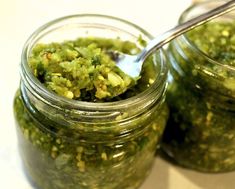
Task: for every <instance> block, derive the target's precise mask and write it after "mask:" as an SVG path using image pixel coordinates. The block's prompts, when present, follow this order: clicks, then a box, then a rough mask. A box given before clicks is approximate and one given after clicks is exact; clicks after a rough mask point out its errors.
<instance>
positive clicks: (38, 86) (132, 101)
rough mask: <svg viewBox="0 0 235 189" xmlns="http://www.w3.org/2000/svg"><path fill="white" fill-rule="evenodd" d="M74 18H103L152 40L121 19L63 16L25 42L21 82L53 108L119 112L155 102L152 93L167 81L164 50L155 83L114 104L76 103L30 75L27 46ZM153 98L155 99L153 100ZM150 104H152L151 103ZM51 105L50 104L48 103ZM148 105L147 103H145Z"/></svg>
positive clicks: (40, 28) (38, 30)
mask: <svg viewBox="0 0 235 189" xmlns="http://www.w3.org/2000/svg"><path fill="white" fill-rule="evenodd" d="M76 17H79V18H81V17H90V18H104V19H111V20H114V21H118V22H121V23H123V24H126V25H128V26H131V27H133V28H135V29H137V30H138V31H140V32H141V33H142V34H144V35H146V36H147V37H148V38H149V39H152V36H151V35H150V34H149V33H148V32H147V31H145V30H144V29H143V28H141V27H139V26H138V25H136V24H134V23H131V22H129V21H126V20H124V19H121V18H117V17H113V16H108V15H102V14H75V15H69V16H64V17H61V18H57V19H55V20H52V21H50V22H48V23H46V24H44V25H42V26H41V27H39V28H38V29H37V30H36V31H35V32H34V33H33V34H32V35H31V36H30V37H29V38H28V40H27V41H26V43H25V45H24V47H23V51H22V55H21V78H22V79H23V81H25V82H26V83H27V84H28V85H29V86H30V87H31V88H33V89H34V90H35V91H36V93H37V95H39V96H40V97H42V96H43V97H46V98H47V99H48V100H49V101H50V102H52V104H53V105H54V106H56V104H57V105H58V104H59V106H60V107H68V106H69V107H70V108H72V109H75V110H76V109H77V110H79V109H82V110H94V111H107V110H112V111H113V110H120V109H123V108H126V107H131V106H136V105H137V106H138V104H140V103H143V101H146V99H148V100H149V99H151V101H157V100H158V98H160V97H161V96H162V95H161V96H159V97H157V96H155V95H154V91H156V90H157V91H164V90H162V88H165V86H164V84H165V83H166V79H167V73H168V69H167V65H166V60H165V59H166V58H165V54H164V50H163V49H160V50H159V55H160V61H159V63H160V71H159V74H158V75H157V76H156V79H155V82H154V83H153V84H152V85H151V87H149V88H147V89H145V90H144V91H142V92H141V93H140V94H137V95H135V96H133V97H130V98H127V99H124V100H119V101H114V102H86V101H78V100H73V99H68V98H65V97H62V96H59V95H57V94H56V93H53V92H50V91H49V90H48V89H47V88H46V87H45V86H44V85H43V84H42V83H41V82H40V81H39V80H38V79H37V78H36V77H35V76H34V75H33V73H32V71H31V69H30V67H29V65H28V55H29V46H30V44H31V43H32V41H33V39H34V38H35V37H36V36H37V35H39V34H40V32H42V31H43V30H45V29H47V28H48V27H49V26H51V25H54V24H56V23H59V22H61V21H64V20H67V19H72V18H76ZM163 86H164V87H163ZM154 98H155V99H154ZM151 103H152V102H151ZM50 104H51V103H50ZM147 104H148V103H147Z"/></svg>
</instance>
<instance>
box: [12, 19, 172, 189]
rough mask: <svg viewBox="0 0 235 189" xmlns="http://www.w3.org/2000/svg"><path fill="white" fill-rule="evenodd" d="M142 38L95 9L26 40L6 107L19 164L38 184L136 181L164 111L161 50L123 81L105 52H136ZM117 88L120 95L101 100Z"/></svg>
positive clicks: (53, 187) (147, 164) (89, 187)
mask: <svg viewBox="0 0 235 189" xmlns="http://www.w3.org/2000/svg"><path fill="white" fill-rule="evenodd" d="M140 36H141V37H140ZM150 39H151V36H150V35H149V34H148V33H147V32H146V31H144V30H143V29H141V28H139V27H138V26H136V25H134V24H132V23H129V22H127V21H125V20H122V19H118V18H114V17H110V16H102V15H74V16H68V17H64V18H61V19H57V20H55V21H52V22H49V23H47V24H46V25H44V26H42V27H41V28H39V29H38V30H37V31H36V32H35V33H34V34H33V35H32V36H31V37H30V38H29V39H28V41H27V42H26V44H25V47H24V49H23V53H22V60H21V65H20V71H21V84H20V89H19V90H18V92H17V93H16V96H15V101H14V113H15V118H16V123H17V134H18V141H19V150H20V154H21V157H22V160H23V164H24V167H25V170H26V173H27V175H28V177H29V178H30V181H32V182H33V183H34V184H35V185H36V186H38V188H41V189H119V188H121V189H136V188H138V187H139V186H140V185H141V183H142V182H143V181H144V179H145V178H146V176H147V175H148V173H149V172H150V170H151V167H152V163H153V161H154V155H155V152H156V149H157V148H158V145H159V140H160V138H161V136H162V133H163V130H164V127H165V123H166V120H167V116H168V109H167V107H166V104H165V91H166V80H167V71H168V69H167V66H166V59H165V55H164V52H163V50H162V49H161V50H160V51H158V52H156V54H154V55H153V57H150V58H149V60H147V62H146V63H145V65H144V68H143V72H142V73H141V78H137V81H136V83H135V82H134V81H133V82H134V84H133V85H130V86H129V84H131V80H130V78H128V77H127V76H126V75H125V74H123V73H121V72H120V70H119V71H117V68H115V66H114V65H113V64H115V63H114V62H112V61H111V60H110V57H108V55H107V54H106V53H107V52H108V51H110V50H113V51H114V50H118V51H121V52H124V53H129V54H136V53H138V52H139V51H140V49H141V48H142V45H143V43H144V40H146V41H148V40H150ZM118 74H119V75H118ZM127 86H128V87H127ZM126 88H127V89H126ZM118 89H124V90H123V92H122V94H120V95H117V96H115V97H114V98H106V99H105V100H104V99H103V97H106V96H107V97H110V96H111V93H114V92H115V91H118V92H119V90H118Z"/></svg>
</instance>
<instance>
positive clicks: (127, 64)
mask: <svg viewBox="0 0 235 189" xmlns="http://www.w3.org/2000/svg"><path fill="white" fill-rule="evenodd" d="M234 8H235V0H232V1H229V2H227V3H225V4H223V5H221V6H219V7H217V8H215V9H213V10H211V11H209V12H207V13H204V14H202V15H200V16H198V17H195V18H193V19H191V20H188V21H187V22H185V23H183V24H180V25H178V26H176V27H174V28H172V29H171V30H169V31H167V32H165V33H163V34H162V35H160V36H158V37H156V38H154V39H153V40H151V41H150V42H149V43H148V45H147V46H146V47H145V48H144V49H143V50H142V51H141V52H140V53H139V54H137V55H127V54H123V53H121V52H117V51H115V52H111V53H110V52H109V54H113V57H114V60H115V61H116V63H117V66H118V67H119V68H120V69H121V70H122V71H123V72H124V73H126V74H127V75H129V76H131V77H138V76H139V75H140V72H141V69H142V65H143V62H144V61H145V59H146V58H147V57H148V56H149V55H150V54H151V53H152V52H153V51H155V50H157V49H159V48H161V47H162V46H163V45H165V44H166V43H168V42H170V41H171V40H173V39H175V38H176V37H178V36H179V35H181V34H183V33H185V32H187V31H189V30H192V29H193V28H195V27H198V26H200V25H202V24H204V23H206V22H208V21H210V20H212V19H214V18H217V17H219V16H221V15H223V14H225V13H227V12H230V11H232V10H233V9H234Z"/></svg>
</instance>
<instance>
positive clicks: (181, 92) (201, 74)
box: [162, 1, 235, 172]
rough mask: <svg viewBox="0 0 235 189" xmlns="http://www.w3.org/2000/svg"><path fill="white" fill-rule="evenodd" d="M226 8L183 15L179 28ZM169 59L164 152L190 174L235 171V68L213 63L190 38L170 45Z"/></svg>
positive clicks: (205, 6) (208, 5)
mask: <svg viewBox="0 0 235 189" xmlns="http://www.w3.org/2000/svg"><path fill="white" fill-rule="evenodd" d="M222 3H225V1H207V2H204V3H199V4H196V5H193V6H192V7H190V8H189V9H187V10H186V11H185V12H184V13H183V14H182V15H181V17H180V19H179V23H183V22H184V21H186V20H188V19H190V18H192V17H194V16H197V15H199V14H201V13H202V12H206V11H208V10H209V9H212V8H213V7H217V6H219V5H221V4H222ZM234 16H235V15H234V12H232V13H230V14H227V15H224V16H222V17H220V18H219V19H216V20H214V21H213V22H230V21H233V20H234ZM208 27H209V26H208ZM201 35H204V34H203V33H200V34H198V39H199V38H200V36H201ZM199 40H200V39H199ZM208 40H209V39H208ZM216 40H220V39H215V41H216ZM168 55H169V61H170V63H171V66H170V67H171V68H170V71H171V76H172V77H171V78H170V80H171V83H170V84H169V88H168V89H169V90H168V94H167V102H168V104H169V108H170V118H169V121H168V124H167V127H166V130H165V133H164V136H163V142H162V149H163V150H164V151H165V152H166V154H167V155H168V156H170V157H171V158H172V160H174V161H176V162H177V163H178V164H180V165H182V166H184V167H187V168H192V169H195V170H199V171H204V172H225V171H231V170H234V169H235V67H232V66H229V65H225V64H223V63H221V62H218V61H216V60H215V59H212V58H211V57H210V56H208V55H207V54H205V53H204V51H201V50H199V48H198V47H197V46H196V45H195V43H193V42H192V41H190V40H189V37H188V36H187V34H186V35H183V36H180V37H179V38H177V39H175V40H174V41H173V42H172V43H171V44H170V46H169V48H168Z"/></svg>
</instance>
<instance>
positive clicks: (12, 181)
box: [0, 0, 235, 189]
mask: <svg viewBox="0 0 235 189" xmlns="http://www.w3.org/2000/svg"><path fill="white" fill-rule="evenodd" d="M199 1H201V0H139V1H138V0H50V1H48V0H0V118H1V119H0V178H1V179H0V188H1V189H32V188H31V186H30V185H29V184H28V182H27V180H26V178H25V176H24V174H23V171H22V170H21V165H20V159H19V157H18V151H17V140H16V136H15V125H14V117H13V110H12V104H13V98H14V93H15V91H16V89H17V87H18V85H19V81H20V77H19V63H20V56H21V50H22V47H23V45H24V42H25V41H26V40H27V38H28V37H29V35H30V34H31V33H32V32H34V31H35V30H36V29H37V28H38V27H39V26H41V25H42V24H44V23H46V22H48V21H50V20H52V19H55V18H58V17H62V16H65V15H70V14H82V13H96V14H106V15H112V16H116V17H120V18H123V19H126V20H128V21H130V22H133V23H135V24H137V25H139V26H140V27H142V28H144V29H145V30H147V31H148V32H150V33H151V34H152V35H153V36H156V35H159V34H160V33H162V32H164V31H166V30H168V29H170V28H171V27H173V26H175V25H176V24H177V19H178V17H179V15H180V14H181V13H182V12H183V10H184V9H185V8H187V7H188V6H189V5H190V4H192V3H195V2H199ZM234 177H235V174H234V173H227V174H217V175H207V174H201V173H196V172H193V171H189V170H184V169H183V168H179V167H175V166H173V165H170V164H169V163H168V162H166V161H164V160H162V159H160V158H156V162H155V165H154V167H153V171H152V173H151V174H150V176H149V178H148V179H147V180H146V182H145V183H144V185H143V186H142V187H141V189H204V188H205V189H233V188H234V187H235V180H234Z"/></svg>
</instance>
